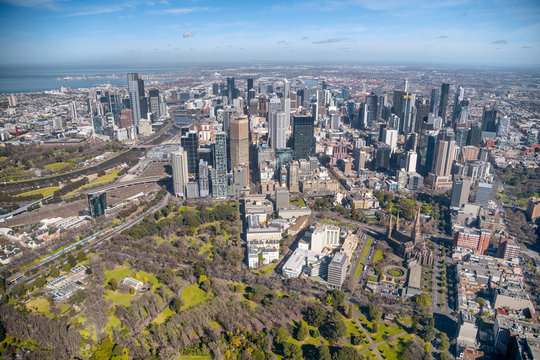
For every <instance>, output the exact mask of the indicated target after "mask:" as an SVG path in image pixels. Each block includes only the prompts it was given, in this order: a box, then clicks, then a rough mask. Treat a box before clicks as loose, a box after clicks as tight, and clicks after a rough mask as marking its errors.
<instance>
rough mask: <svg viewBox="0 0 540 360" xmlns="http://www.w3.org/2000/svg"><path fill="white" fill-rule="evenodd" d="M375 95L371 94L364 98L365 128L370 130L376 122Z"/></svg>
mask: <svg viewBox="0 0 540 360" xmlns="http://www.w3.org/2000/svg"><path fill="white" fill-rule="evenodd" d="M377 100H378V99H377V95H375V94H374V93H371V95H368V96H366V101H365V104H364V112H365V113H366V115H365V116H364V118H365V119H366V122H367V124H366V125H367V127H368V128H370V129H371V127H372V126H373V124H375V123H376V122H377V114H378V112H377Z"/></svg>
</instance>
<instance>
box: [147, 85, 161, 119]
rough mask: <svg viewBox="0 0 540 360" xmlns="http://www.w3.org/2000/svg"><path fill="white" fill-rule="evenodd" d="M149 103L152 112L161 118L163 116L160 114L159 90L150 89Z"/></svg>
mask: <svg viewBox="0 0 540 360" xmlns="http://www.w3.org/2000/svg"><path fill="white" fill-rule="evenodd" d="M148 103H149V105H150V106H149V107H150V112H151V113H152V114H154V116H156V117H159V116H160V115H161V114H160V112H159V90H158V89H150V91H148Z"/></svg>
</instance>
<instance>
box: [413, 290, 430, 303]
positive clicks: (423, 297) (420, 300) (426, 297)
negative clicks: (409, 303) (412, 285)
mask: <svg viewBox="0 0 540 360" xmlns="http://www.w3.org/2000/svg"><path fill="white" fill-rule="evenodd" d="M416 302H417V303H418V304H420V305H422V306H430V305H431V295H429V294H425V293H423V294H420V296H417V297H416Z"/></svg>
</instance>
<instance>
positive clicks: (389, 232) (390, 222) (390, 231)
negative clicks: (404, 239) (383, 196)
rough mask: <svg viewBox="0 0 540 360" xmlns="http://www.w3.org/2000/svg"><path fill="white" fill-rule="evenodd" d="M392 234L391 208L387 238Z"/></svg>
mask: <svg viewBox="0 0 540 360" xmlns="http://www.w3.org/2000/svg"><path fill="white" fill-rule="evenodd" d="M391 234H392V210H390V219H389V220H388V227H387V228H386V239H387V240H388V239H389V238H390V235H391Z"/></svg>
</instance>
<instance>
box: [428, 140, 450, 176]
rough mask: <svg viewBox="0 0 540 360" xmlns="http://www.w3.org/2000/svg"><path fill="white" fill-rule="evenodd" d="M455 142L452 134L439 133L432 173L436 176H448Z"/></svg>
mask: <svg viewBox="0 0 540 360" xmlns="http://www.w3.org/2000/svg"><path fill="white" fill-rule="evenodd" d="M455 146H456V142H455V140H454V139H453V135H452V136H450V135H447V134H439V139H438V140H437V148H436V152H435V159H434V165H433V173H434V174H435V175H436V176H450V172H451V170H452V163H453V161H454V153H455Z"/></svg>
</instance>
